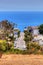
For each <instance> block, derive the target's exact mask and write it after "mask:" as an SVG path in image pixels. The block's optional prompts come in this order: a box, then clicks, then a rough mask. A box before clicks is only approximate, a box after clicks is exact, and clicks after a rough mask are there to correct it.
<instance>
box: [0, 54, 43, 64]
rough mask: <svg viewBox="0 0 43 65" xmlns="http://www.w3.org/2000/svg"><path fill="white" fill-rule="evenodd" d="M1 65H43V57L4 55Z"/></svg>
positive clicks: (0, 60) (0, 61)
mask: <svg viewBox="0 0 43 65" xmlns="http://www.w3.org/2000/svg"><path fill="white" fill-rule="evenodd" d="M0 65H43V55H16V54H9V55H5V54H4V55H2V58H1V59H0Z"/></svg>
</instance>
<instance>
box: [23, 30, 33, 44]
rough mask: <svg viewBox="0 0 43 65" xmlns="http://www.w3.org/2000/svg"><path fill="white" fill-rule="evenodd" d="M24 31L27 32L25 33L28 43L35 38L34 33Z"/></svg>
mask: <svg viewBox="0 0 43 65" xmlns="http://www.w3.org/2000/svg"><path fill="white" fill-rule="evenodd" d="M24 33H25V35H24V40H25V42H26V43H27V42H29V41H31V40H32V38H33V37H32V34H31V33H30V32H28V31H24Z"/></svg>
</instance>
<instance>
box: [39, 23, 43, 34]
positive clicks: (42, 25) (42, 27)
mask: <svg viewBox="0 0 43 65" xmlns="http://www.w3.org/2000/svg"><path fill="white" fill-rule="evenodd" d="M38 29H39V33H40V34H43V24H41V25H40V26H39V28H38Z"/></svg>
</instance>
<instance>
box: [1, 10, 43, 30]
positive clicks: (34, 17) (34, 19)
mask: <svg viewBox="0 0 43 65" xmlns="http://www.w3.org/2000/svg"><path fill="white" fill-rule="evenodd" d="M2 20H8V21H10V22H13V23H16V24H17V28H19V29H20V31H23V30H24V28H25V27H27V26H38V25H40V24H43V12H26V11H25V12H23V11H21V12H20V11H12V12H10V11H8V12H6V11H3V12H0V21H2Z"/></svg>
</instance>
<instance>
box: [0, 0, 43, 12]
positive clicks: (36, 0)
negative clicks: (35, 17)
mask: <svg viewBox="0 0 43 65" xmlns="http://www.w3.org/2000/svg"><path fill="white" fill-rule="evenodd" d="M0 11H43V0H0Z"/></svg>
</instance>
